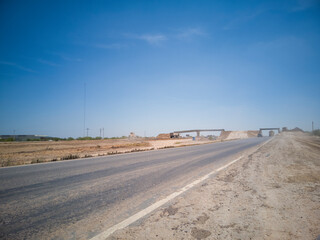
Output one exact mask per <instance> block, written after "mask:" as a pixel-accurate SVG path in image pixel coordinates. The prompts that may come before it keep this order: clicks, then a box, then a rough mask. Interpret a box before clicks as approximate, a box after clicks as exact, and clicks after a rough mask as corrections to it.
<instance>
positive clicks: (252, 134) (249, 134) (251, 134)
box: [248, 130, 259, 137]
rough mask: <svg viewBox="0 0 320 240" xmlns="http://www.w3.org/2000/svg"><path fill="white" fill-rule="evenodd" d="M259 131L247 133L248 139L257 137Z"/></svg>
mask: <svg viewBox="0 0 320 240" xmlns="http://www.w3.org/2000/svg"><path fill="white" fill-rule="evenodd" d="M258 134H259V131H256V130H250V131H248V137H258Z"/></svg>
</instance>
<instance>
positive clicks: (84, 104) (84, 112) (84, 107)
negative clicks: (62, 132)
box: [83, 83, 88, 136]
mask: <svg viewBox="0 0 320 240" xmlns="http://www.w3.org/2000/svg"><path fill="white" fill-rule="evenodd" d="M85 135H86V83H84V101H83V136H85ZM87 135H88V131H87Z"/></svg>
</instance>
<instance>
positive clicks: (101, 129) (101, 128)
mask: <svg viewBox="0 0 320 240" xmlns="http://www.w3.org/2000/svg"><path fill="white" fill-rule="evenodd" d="M99 130H100V137H101V132H102V128H100V129H99Z"/></svg>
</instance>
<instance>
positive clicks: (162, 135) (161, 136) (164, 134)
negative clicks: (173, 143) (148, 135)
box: [157, 133, 170, 139]
mask: <svg viewBox="0 0 320 240" xmlns="http://www.w3.org/2000/svg"><path fill="white" fill-rule="evenodd" d="M157 138H158V139H168V138H170V133H160V134H159V135H158V136H157Z"/></svg>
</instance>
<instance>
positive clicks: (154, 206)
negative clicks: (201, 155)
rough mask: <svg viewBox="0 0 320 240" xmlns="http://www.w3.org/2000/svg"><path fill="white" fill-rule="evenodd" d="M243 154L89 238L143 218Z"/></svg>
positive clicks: (100, 238) (99, 239)
mask: <svg viewBox="0 0 320 240" xmlns="http://www.w3.org/2000/svg"><path fill="white" fill-rule="evenodd" d="M269 141H271V139H269V140H268V141H266V142H264V143H263V144H262V145H260V146H259V147H258V148H257V149H256V150H255V151H257V150H258V149H260V148H261V147H262V146H263V145H265V144H266V143H268V142H269ZM242 157H243V156H240V157H238V158H237V159H235V160H233V161H231V162H229V163H227V164H226V165H224V166H222V167H220V168H218V169H216V170H214V171H212V172H210V173H208V174H207V175H205V176H203V177H201V178H199V179H197V180H195V181H193V182H192V183H190V184H188V185H186V186H185V187H183V188H181V189H180V190H179V191H177V192H174V193H172V194H170V195H169V196H167V197H166V198H164V199H162V200H160V201H158V202H156V203H154V204H152V205H150V206H149V207H147V208H145V209H143V210H141V211H140V212H138V213H136V214H134V215H132V216H131V217H129V218H127V219H125V220H123V221H122V222H120V223H118V224H116V225H114V226H112V227H111V228H109V229H107V230H106V231H104V232H102V233H100V234H98V235H96V236H95V237H93V238H91V239H90V240H105V239H106V238H107V237H109V236H110V235H111V234H112V233H114V232H115V231H117V230H120V229H122V228H125V227H127V226H129V225H130V224H132V223H134V222H135V221H137V220H139V219H141V218H143V217H144V216H146V215H148V214H149V213H151V212H152V211H154V210H155V209H157V208H159V207H161V206H162V205H164V204H166V203H168V202H169V201H171V200H172V199H174V198H175V197H177V196H179V195H180V194H182V193H184V192H186V191H187V190H189V189H190V188H192V187H194V186H195V185H197V184H199V183H201V182H203V181H204V180H206V179H208V178H209V177H211V175H214V174H216V173H217V172H220V171H221V170H223V169H225V168H227V167H229V166H230V165H231V164H233V163H235V162H237V161H239V160H240V159H241V158H242Z"/></svg>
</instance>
